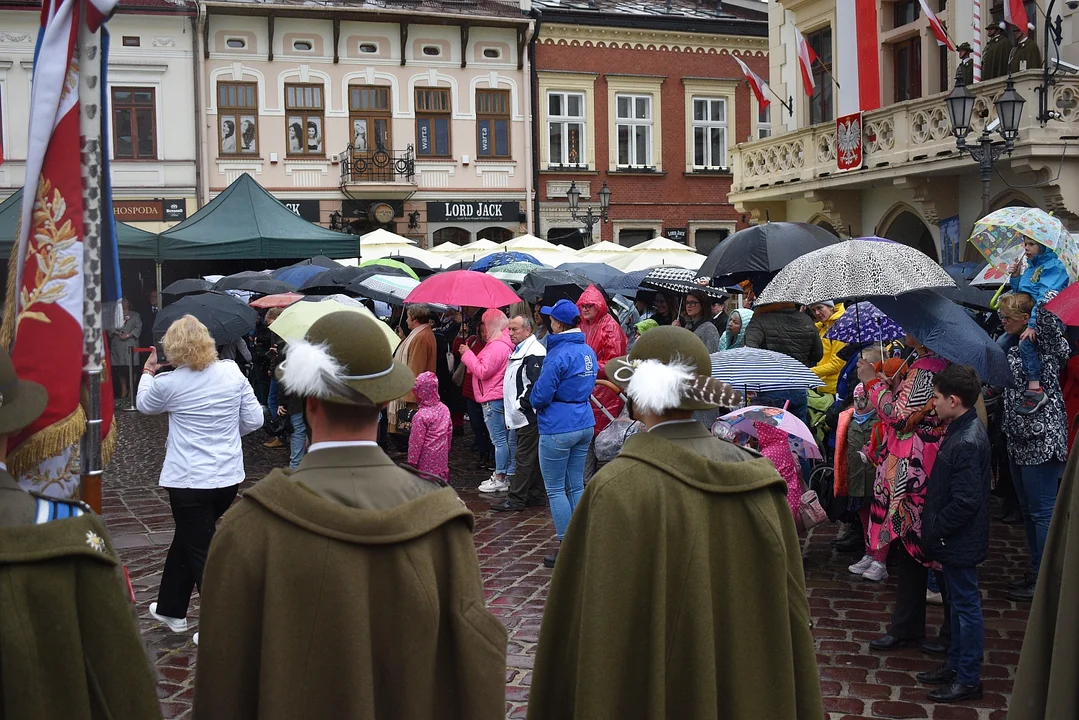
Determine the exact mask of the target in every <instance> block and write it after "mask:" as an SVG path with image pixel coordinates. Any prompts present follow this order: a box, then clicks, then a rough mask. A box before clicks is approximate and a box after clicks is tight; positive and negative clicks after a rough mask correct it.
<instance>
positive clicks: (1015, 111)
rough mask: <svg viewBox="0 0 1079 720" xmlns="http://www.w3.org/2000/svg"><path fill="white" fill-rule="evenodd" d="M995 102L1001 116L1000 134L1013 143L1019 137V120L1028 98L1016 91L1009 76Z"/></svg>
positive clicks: (998, 114)
mask: <svg viewBox="0 0 1079 720" xmlns="http://www.w3.org/2000/svg"><path fill="white" fill-rule="evenodd" d="M993 104H994V105H996V106H997V117H998V118H1000V136H1001V137H1003V138H1004V139H1005V140H1007V141H1008V142H1009V143H1012V142H1013V141H1014V140H1015V139H1016V138H1017V137H1019V121H1020V120H1021V119H1022V117H1023V105H1025V104H1026V100H1024V99H1023V96H1022V95H1020V94H1019V93H1017V92H1016V91H1015V83H1013V82H1012V79H1011V78H1008V84H1007V85H1006V86H1005V87H1004V92H1003V93H1001V95H1000V97H999V98H997V101H996V102H995V103H993ZM1010 147H1011V146H1009V149H1010Z"/></svg>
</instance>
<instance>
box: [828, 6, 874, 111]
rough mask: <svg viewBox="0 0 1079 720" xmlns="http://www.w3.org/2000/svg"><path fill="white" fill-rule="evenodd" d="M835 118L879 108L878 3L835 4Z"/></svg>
mask: <svg viewBox="0 0 1079 720" xmlns="http://www.w3.org/2000/svg"><path fill="white" fill-rule="evenodd" d="M835 26H836V28H835V29H836V44H835V45H836V62H835V65H834V68H835V76H836V80H837V81H838V83H839V89H838V90H837V91H836V95H837V108H836V110H837V112H836V115H838V116H844V115H851V114H854V113H857V112H866V111H868V110H876V109H877V108H879V107H880V103H881V97H880V48H881V44H880V40H879V37H878V32H877V27H878V23H877V4H876V0H836V6H835Z"/></svg>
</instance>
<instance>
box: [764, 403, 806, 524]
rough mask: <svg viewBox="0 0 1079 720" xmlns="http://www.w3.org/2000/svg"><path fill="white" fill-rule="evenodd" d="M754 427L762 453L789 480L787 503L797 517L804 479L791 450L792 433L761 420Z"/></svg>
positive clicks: (780, 474) (781, 475)
mask: <svg viewBox="0 0 1079 720" xmlns="http://www.w3.org/2000/svg"><path fill="white" fill-rule="evenodd" d="M753 427H754V428H756V430H757V442H758V443H760V452H761V455H763V456H764V457H766V458H768V459H769V460H771V461H772V464H773V465H775V466H776V470H778V471H779V476H780V477H782V478H783V479H784V480H786V481H787V504H788V505H790V508H791V513H792V514H793V515H794V517H795V518H797V517H798V509H799V508H800V507H801V505H802V481H801V480H799V478H798V463H797V462H795V460H794V453H793V452H792V451H791V445H790V435H788V434H787V433H786V432H784V431H783V430H780V429H779V428H777V427H775V426H773V425H768V424H767V423H762V422H760V421H757V422H755V423H753Z"/></svg>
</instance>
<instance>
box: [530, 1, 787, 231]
mask: <svg viewBox="0 0 1079 720" xmlns="http://www.w3.org/2000/svg"><path fill="white" fill-rule="evenodd" d="M533 8H534V9H535V10H536V11H538V12H537V13H536V16H537V20H538V23H539V30H538V39H537V41H536V50H535V66H536V71H535V80H534V83H535V86H536V87H535V89H534V92H535V93H536V96H535V105H534V107H535V116H534V118H533V120H534V127H535V131H534V135H533V137H534V144H535V148H534V162H535V166H536V167H535V172H536V173H537V182H536V184H535V187H536V193H537V197H536V199H535V205H534V207H533V208H531V210H532V211H533V212H534V213H535V216H536V217H537V218H538V220H539V222H538V231H537V234H540V235H542V236H543V237H546V238H547V239H548V240H551V241H552V242H559V243H564V244H567V245H571V246H575V247H581V246H582V245H584V244H587V243H588V242H589V239H588V230H587V228H585V226H584V224H583V223H581V222H579V221H575V220H574V219H573V218H572V217H571V214H570V211H569V206H568V202H567V198H566V192H567V190H568V189H569V187H570V184H571V183H576V186H577V188H578V189H579V190H580V193H581V197H580V209H581V210H582V211H583V210H585V209H586V208H587V207H588V206H594V207H595V208H596V209H597V211H598V206H599V191H600V189H601V188H602V186H603V183H604V182H606V183H607V185H608V187H609V188H610V190H611V203H610V210H609V222H605V223H599V224H597V225H596V226H595V229H594V231H593V236H592V239H591V241H592V242H599V241H600V240H601V239H603V240H613V241H614V242H618V243H620V244H623V245H633V244H636V243H639V242H643V241H645V240H648V239H650V238H652V237H656V236H658V235H661V234H663V235H666V236H668V237H671V238H672V239H676V240H681V241H684V242H687V243H689V244H690V245H695V246H697V247H698V249H699V250H700V251H701V252H708V251H709V250H710V249H711V248H712V247H714V246H715V245H716V244H717V243H718V242H719V241H720V240H721V239H722V238H724V237H726V236H727V234H729V233H730V232H733V231H734V230H736V229H739V228H741V227H744V226H745V222H744V220H743V218H742V215H741V214H740V213H738V212H736V211H735V209H734V207H733V206H732V205H731V204H730V203H729V202H728V201H727V192H728V191H729V190H730V186H731V179H732V177H731V169H730V165H729V163H730V160H729V158H730V156H731V154H730V150H731V148H733V146H734V145H735V144H737V143H740V142H744V141H746V140H748V139H750V138H758V137H765V136H766V135H768V134H770V122H769V120H770V118H769V114H768V112H767V111H768V110H771V112H777V111H778V110H777V109H776V108H775V107H774V106H775V105H778V103H773V107H769V108H767V109H766V111H765V112H764V113H761V112H759V111H758V107H757V101H756V99H755V98H754V97H753V94H752V92H751V91H750V90H749V87H748V85H747V83H746V82H745V80H744V77H743V75H742V72H741V70H740V69H739V67H738V64H737V62H735V60H734V57H735V56H737V57H738V58H740V59H741V60H742V61H743V62H745V63H746V64H747V65H749V67H751V68H753V69H754V71H756V72H757V73H758V74H759V75H761V76H762V77H766V76H767V73H768V58H767V47H768V23H767V12H766V10H765V5H764V3H759V2H752V1H749V0H737V2H734V3H732V2H720V3H711V2H708V3H703V4H702V3H700V2H695V0H672V1H671V2H669V3H667V4H666V6H664V4H663V3H661V2H656V3H647V2H643V1H642V2H638V3H634V2H625V1H623V0H593V1H592V2H581V3H576V4H574V5H573V6H569V5H567V4H565V3H564V2H561V0H539V1H538V2H534V4H533ZM776 117H777V120H778V116H776Z"/></svg>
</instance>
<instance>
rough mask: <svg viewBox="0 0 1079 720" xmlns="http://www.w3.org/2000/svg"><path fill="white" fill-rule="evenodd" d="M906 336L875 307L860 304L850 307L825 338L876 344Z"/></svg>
mask: <svg viewBox="0 0 1079 720" xmlns="http://www.w3.org/2000/svg"><path fill="white" fill-rule="evenodd" d="M906 334H907V333H906V331H905V330H903V328H901V327H899V325H897V324H896V323H895V321H894V320H892V319H891V318H889V317H888V316H887V315H885V314H884V313H882V312H881V311H880V310H879V309H878V308H876V307H875V306H874V305H872V304H871V303H867V302H860V303H858V304H856V305H849V306H848V307H847V311H846V312H845V313H843V314H842V315H841V316H840V317H839V319H838V320H836V321H835V324H834V325H832V327H831V328H830V329H829V330H828V332H827V333H825V335H824V337H825V338H827V339H829V340H838V341H839V342H845V343H868V342H874V343H876V342H890V341H892V340H898V339H899V338H901V337H903V336H904V335H906Z"/></svg>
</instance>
